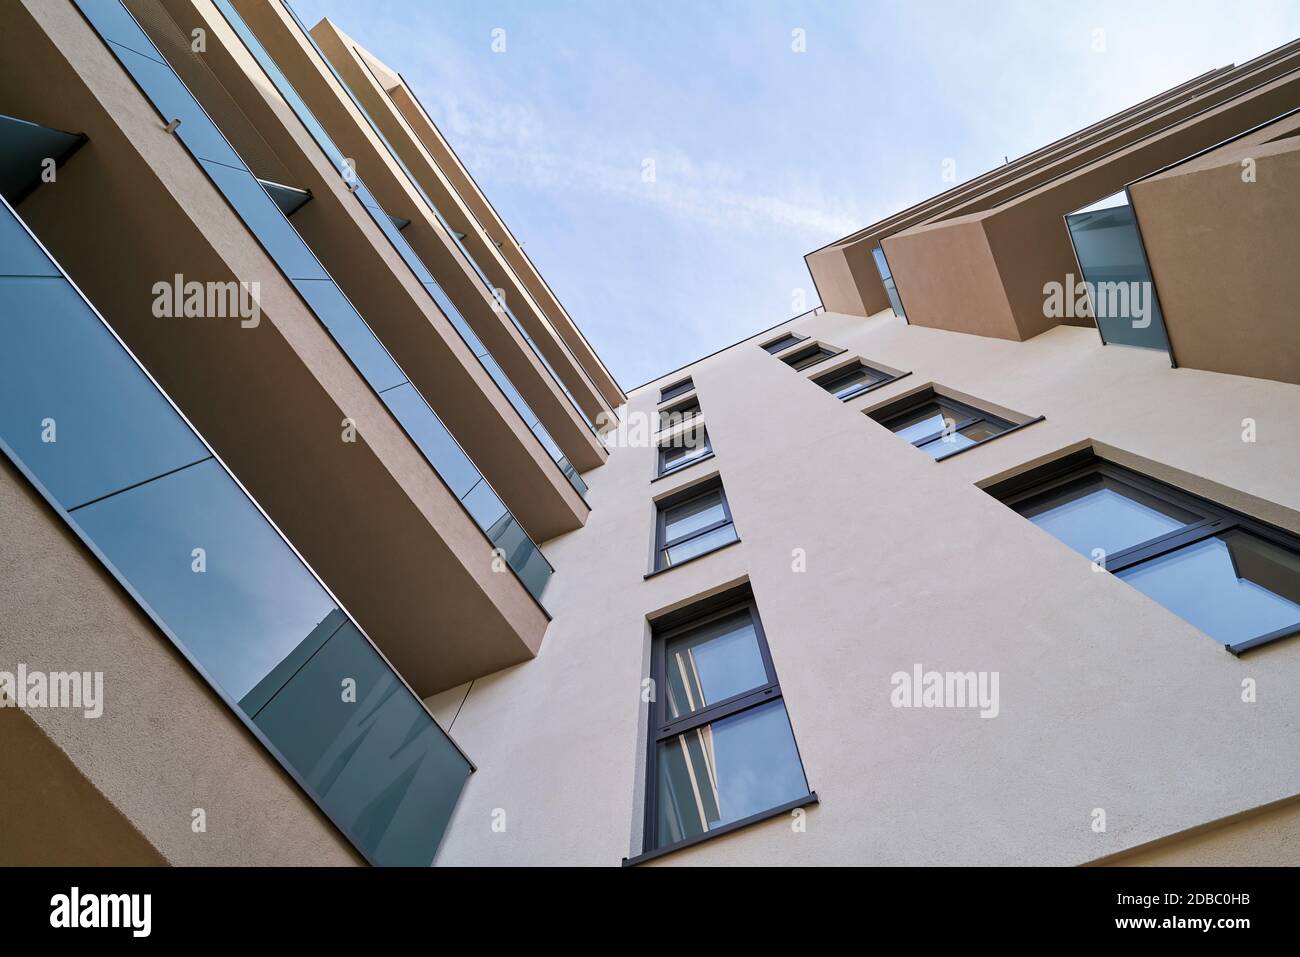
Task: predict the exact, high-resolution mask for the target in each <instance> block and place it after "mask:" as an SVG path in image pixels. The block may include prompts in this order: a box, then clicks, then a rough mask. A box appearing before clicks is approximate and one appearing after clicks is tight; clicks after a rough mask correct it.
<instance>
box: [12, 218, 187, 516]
mask: <svg viewBox="0 0 1300 957" xmlns="http://www.w3.org/2000/svg"><path fill="white" fill-rule="evenodd" d="M0 220H4V221H8V222H11V223H16V220H14V219H13V217H12V216H10V215H9V213H8V211H7V210H3V209H0ZM45 261H46V262H49V260H48V259H46V260H45ZM156 321H158V322H170V321H172V320H166V319H159V320H156ZM180 321H184V320H180ZM0 342H2V343H3V346H2V347H0V438H3V439H4V441H5V442H6V443H8V445H9V447H10V448H11V449H12V450H13V451H14V453H15V454H16V455H17V456H18V457H19V458H21V459H22V460H23V462H24V463H25V464H26V465H27V467H28V468H29V469H30V470H31V471H32V473H33V474H34V475H35V476H36V478H37V480H38V481H40V483H41V484H42V485H44V486H45V487H46V488H47V489H48V490H49V492H50V494H52V495H53V496H54V498H55V499H56V500H57V501H58V502H59V504H60V505H62V506H63V507H64V508H73V507H75V506H77V505H84V504H85V503H86V502H89V501H90V500H91V499H94V498H98V497H99V496H101V495H107V494H108V493H110V492H116V491H118V490H120V489H123V488H126V487H127V486H129V485H134V484H135V483H137V482H142V481H144V480H145V479H148V478H152V477H153V476H155V475H158V474H160V473H162V472H167V471H170V470H172V469H176V468H180V467H181V466H183V465H188V464H190V463H192V462H196V461H198V460H199V459H202V458H206V457H207V456H208V454H209V453H208V450H207V449H206V448H205V447H204V446H203V443H201V442H200V441H199V440H198V439H197V438H195V436H194V433H193V432H191V431H190V429H189V427H188V426H187V425H185V423H184V422H183V421H182V420H181V417H180V416H179V415H177V414H176V412H175V411H174V410H173V409H172V407H171V406H170V405H169V404H168V403H167V401H166V400H165V399H163V397H162V396H161V395H159V393H158V390H157V389H156V388H155V387H154V385H153V383H152V382H150V381H149V380H148V378H147V377H146V376H145V375H144V373H142V372H141V371H140V368H139V366H137V365H136V364H135V363H134V362H133V361H132V360H131V357H130V356H129V355H128V354H127V353H126V352H125V351H124V350H123V349H122V347H121V345H120V344H119V343H118V341H117V340H116V339H115V338H113V335H112V334H111V333H110V332H109V331H108V330H107V329H106V328H104V324H103V323H101V322H100V321H99V318H98V317H97V316H96V315H95V314H94V312H92V311H91V309H90V307H89V306H87V305H86V303H85V300H83V299H82V298H81V297H80V296H79V295H77V293H76V291H75V290H74V289H73V288H72V286H71V285H70V284H69V283H68V282H67V281H66V280H65V279H62V278H57V279H53V278H51V279H41V278H30V279H9V278H0ZM106 396H112V397H113V401H111V402H108V401H105V397H106ZM51 440H52V441H51Z"/></svg>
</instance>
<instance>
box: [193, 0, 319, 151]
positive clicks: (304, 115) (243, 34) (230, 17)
mask: <svg viewBox="0 0 1300 957" xmlns="http://www.w3.org/2000/svg"><path fill="white" fill-rule="evenodd" d="M214 2H215V3H216V5H217V7H219V8H220V10H221V12H222V14H224V15H225V18H226V20H227V21H229V23H230V25H231V27H233V28H234V30H235V32H236V33H238V34H239V38H240V39H241V40H243V41H244V45H245V46H246V47H248V50H249V52H250V53H252V54H253V56H254V57H255V58H256V59H257V62H258V63H259V64H260V65H261V67H262V69H263V70H265V71H266V74H267V76H268V77H270V79H271V82H272V83H274V84H275V88H276V89H277V90H279V91H280V95H281V96H283V97H284V99H285V101H286V102H287V103H288V104H289V108H290V109H292V110H293V112H294V113H295V114H297V116H298V119H299V120H301V121H302V124H303V125H304V126H305V127H307V131H308V132H309V133H310V134H311V136H312V138H313V139H314V140H315V141H316V143H317V144H318V145H319V146H320V148H321V149H322V150H324V151H325V153H326V155H327V156H328V157H329V159H330V162H331V163H333V164H334V168H335V169H337V170H338V171H339V172H340V173H342V172H343V171H344V169H345V166H344V162H343V159H344V158H343V154H342V152H341V151H340V150H339V149H338V148H337V147H336V146H335V145H334V141H333V140H331V139H330V137H329V134H327V133H326V132H325V130H324V128H323V127H322V126H321V125H320V124H319V123H317V122H316V117H315V116H313V115H312V112H311V110H309V109H308V108H307V104H306V103H304V102H303V100H302V97H300V96H299V95H298V92H297V91H296V90H295V89H294V88H293V85H292V84H291V83H290V82H289V80H288V78H287V77H286V76H285V75H284V73H282V72H281V70H280V68H279V67H278V66H276V64H275V61H274V60H273V59H271V57H270V56H269V55H268V54H267V52H266V49H265V48H264V47H263V46H262V44H261V42H260V41H259V40H258V39H257V37H256V36H255V35H254V34H253V32H252V31H251V30H249V29H248V25H247V24H246V23H244V21H243V18H241V17H240V16H239V14H238V13H237V12H236V11H235V9H234V7H233V6H231V4H230V0H214Z"/></svg>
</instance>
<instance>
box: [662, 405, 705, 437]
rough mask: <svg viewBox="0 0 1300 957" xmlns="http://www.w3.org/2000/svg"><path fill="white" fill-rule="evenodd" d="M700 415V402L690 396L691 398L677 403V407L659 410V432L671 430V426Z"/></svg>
mask: <svg viewBox="0 0 1300 957" xmlns="http://www.w3.org/2000/svg"><path fill="white" fill-rule="evenodd" d="M700 414H701V409H700V400H699V398H698V397H696V396H692V397H691V398H689V399H686V400H684V401H682V402H679V403H677V405H673V406H669V407H668V408H666V409H660V410H659V431H660V432H662V431H664V430H665V429H671V428H673V426H677V425H681V424H682V423H684V422H689V421H690V420H691V419H693V418H695V417H696V416H697V415H700Z"/></svg>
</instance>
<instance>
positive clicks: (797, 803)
mask: <svg viewBox="0 0 1300 957" xmlns="http://www.w3.org/2000/svg"><path fill="white" fill-rule="evenodd" d="M817 803H819V802H818V800H817V792H816V791H809V792H808V793H807V794H806V795H804V796H803V797H801V798H795V799H794V800H793V801H787V802H786V803H785V804H781V805H779V806H777V807H774V808H772V809H771V810H768V811H760V812H758V813H757V814H751V815H750V816H749V817H747V818H742V819H741V820H739V821H732V822H731V823H730V824H724V825H723V826H722V827H720V828H718V829H717V830H716V831H707V832H705V833H704V834H697V835H696V836H695V837H689V838H687V839H686V840H684V841H678V842H677V843H676V844H669V845H668V846H667V847H661V848H658V849H657V850H653V851H646V852H645V853H644V854H638V855H637V856H636V857H625V858H623V866H624V867H636V866H637V865H638V864H644V863H645V862H646V861H652V860H654V859H655V858H657V857H663V856H665V855H667V854H672V853H674V852H675V851H682V850H685V849H686V848H688V847H694V846H695V845H697V844H703V843H704V842H705V841H709V840H712V839H713V838H715V837H721V836H722V835H723V834H731V833H733V832H735V831H739V830H740V829H741V828H746V827H749V826H750V825H751V824H758V823H759V822H760V821H769V820H771V819H772V818H774V817H779V816H780V815H782V814H789V813H790V812H791V811H793V810H795V809H796V808H801V807H809V806H811V805H814V804H817Z"/></svg>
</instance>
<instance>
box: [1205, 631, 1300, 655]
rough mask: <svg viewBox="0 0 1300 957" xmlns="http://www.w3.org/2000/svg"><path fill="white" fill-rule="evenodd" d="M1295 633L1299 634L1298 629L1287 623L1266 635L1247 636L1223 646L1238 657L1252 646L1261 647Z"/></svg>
mask: <svg viewBox="0 0 1300 957" xmlns="http://www.w3.org/2000/svg"><path fill="white" fill-rule="evenodd" d="M1295 635H1300V629H1297V628H1296V627H1295V626H1294V625H1289V626H1287V627H1286V628H1280V629H1278V630H1277V631H1271V632H1269V633H1268V634H1267V635H1259V636H1257V637H1255V638H1247V639H1246V640H1245V641H1239V642H1237V643H1236V644H1232V645H1224V646H1223V647H1224V648H1226V649H1227V650H1228V652H1229V653H1230V654H1232V655H1233V656H1234V657H1236V658H1240V657H1241V656H1242V654H1243V653H1244V652H1247V651H1250V650H1251V649H1252V648H1261V647H1263V646H1264V645H1271V644H1272V643H1273V642H1275V641H1281V640H1282V639H1283V638H1291V637H1293V636H1295Z"/></svg>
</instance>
